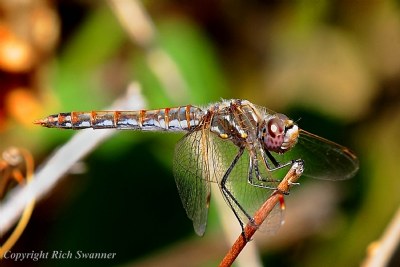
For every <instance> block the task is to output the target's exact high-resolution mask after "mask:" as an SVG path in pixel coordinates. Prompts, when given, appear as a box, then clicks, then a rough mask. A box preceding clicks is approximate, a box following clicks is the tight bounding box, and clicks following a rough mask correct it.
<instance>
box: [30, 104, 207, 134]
mask: <svg viewBox="0 0 400 267" xmlns="http://www.w3.org/2000/svg"><path fill="white" fill-rule="evenodd" d="M202 116H203V111H202V110H201V109H200V108H197V107H193V106H190V105H188V106H181V107H176V108H164V109H155V110H137V111H91V112H77V111H73V112H68V113H59V114H55V115H50V116H49V117H46V118H44V119H42V120H39V121H37V122H36V123H37V124H41V125H42V126H45V127H49V128H63V129H75V130H79V129H85V128H93V129H109V128H114V129H121V130H124V129H126V130H143V131H146V130H148V131H188V130H190V129H191V128H193V127H195V126H197V125H198V124H199V121H200V119H201V117H202Z"/></svg>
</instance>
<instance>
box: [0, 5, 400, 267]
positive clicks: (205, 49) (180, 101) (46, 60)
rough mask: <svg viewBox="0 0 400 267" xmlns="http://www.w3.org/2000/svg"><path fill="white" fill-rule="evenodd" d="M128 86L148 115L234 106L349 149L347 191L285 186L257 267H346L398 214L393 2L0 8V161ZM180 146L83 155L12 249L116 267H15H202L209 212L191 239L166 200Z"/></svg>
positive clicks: (58, 140) (398, 31) (113, 145)
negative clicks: (278, 116) (227, 102)
mask: <svg viewBox="0 0 400 267" xmlns="http://www.w3.org/2000/svg"><path fill="white" fill-rule="evenodd" d="M131 81H137V82H139V83H140V85H141V87H142V94H143V96H144V98H145V99H146V102H147V107H148V108H160V107H168V106H177V105H185V104H193V105H200V106H202V105H206V104H208V103H210V102H216V101H219V100H220V99H221V98H225V99H229V98H242V99H247V100H249V101H251V102H253V103H255V104H258V105H261V106H265V107H268V108H270V109H273V110H276V111H279V112H282V113H285V114H287V115H288V116H290V117H291V118H293V119H294V120H296V121H297V120H299V121H298V123H299V125H300V127H301V128H303V129H305V130H307V131H310V132H313V133H315V134H318V135H320V136H323V137H325V138H328V139H330V140H333V141H335V142H338V143H340V144H343V145H345V146H347V147H349V148H351V149H352V150H353V151H355V152H356V154H357V155H358V157H359V160H360V171H359V172H358V174H357V175H356V177H354V178H353V179H351V180H347V181H341V182H328V181H320V180H311V179H306V178H301V179H300V183H301V185H300V186H297V187H295V188H294V189H293V190H292V192H291V194H290V195H289V196H287V197H286V202H287V211H286V224H285V225H284V226H283V227H282V228H281V229H280V230H279V231H278V233H277V234H276V235H275V236H273V237H270V236H265V235H262V234H260V235H259V236H257V237H256V241H255V242H256V243H257V244H258V248H259V251H260V256H261V260H262V264H263V265H264V266H322V265H323V266H359V265H360V264H361V263H362V262H363V261H364V260H365V259H366V257H367V254H368V253H369V251H371V247H372V246H371V244H372V242H374V241H376V240H378V239H379V238H380V237H381V235H382V234H383V232H384V230H385V228H386V227H387V226H388V224H389V222H390V220H391V219H392V218H393V216H394V213H395V212H396V210H397V209H398V207H399V203H400V194H399V189H400V175H399V173H398V160H399V159H400V149H399V148H400V139H399V134H400V89H399V88H400V2H399V1H351V2H350V1H334V2H331V1H324V0H321V1H309V0H299V1H293V2H292V3H289V2H288V1H243V2H237V1H190V2H189V1H165V0H164V1H151V0H148V1H143V2H137V1H128V0H127V1H117V0H116V1H108V2H107V1H87V0H86V1H85V0H80V1H79V0H73V1H45V0H35V1H33V0H25V1H6V0H3V1H0V140H1V142H0V150H1V151H3V150H4V149H6V148H7V147H9V146H18V147H23V148H26V149H28V150H30V151H31V153H32V154H33V156H34V158H35V161H36V165H40V164H45V162H44V161H45V160H46V159H47V158H48V157H49V156H50V155H51V153H53V152H54V151H55V149H57V147H60V146H62V145H63V144H64V143H66V142H67V141H68V140H69V139H70V138H71V136H72V135H74V134H75V133H74V132H73V131H62V130H56V129H45V128H41V127H38V126H35V125H33V123H32V122H33V121H34V120H35V119H38V118H42V117H44V116H47V115H49V114H54V113H58V112H66V111H73V110H83V111H88V110H100V109H102V108H105V107H107V106H109V105H110V104H111V103H112V102H113V101H114V100H115V99H117V98H119V97H120V96H123V95H124V94H125V91H126V88H127V86H128V84H129V83H130V82H131ZM180 137H181V136H180V135H174V134H157V133H156V134H153V133H140V132H131V131H127V132H119V133H118V134H117V135H115V136H113V138H112V139H109V140H107V141H106V142H105V143H103V144H101V145H100V146H98V147H97V149H96V150H95V151H94V152H93V153H91V154H90V155H89V156H88V157H87V158H86V159H85V160H84V161H83V162H82V163H81V164H80V168H79V169H80V171H77V172H75V173H71V174H69V175H67V176H66V177H64V178H63V179H62V181H61V182H60V183H59V184H58V185H57V186H56V188H55V189H54V190H53V191H52V192H51V193H49V194H48V195H46V197H45V198H44V199H42V200H40V201H39V202H38V203H37V206H36V207H35V210H34V211H33V215H32V218H31V221H30V222H29V224H28V226H27V228H26V230H25V232H24V233H23V235H22V237H21V238H20V240H19V241H18V242H17V243H16V245H15V246H14V248H13V249H12V251H15V252H31V251H35V252H39V251H54V250H60V251H64V252H65V251H72V252H75V251H78V250H82V251H84V252H114V253H116V255H117V256H116V257H115V258H114V259H113V260H97V261H94V260H91V261H85V260H77V261H74V260H39V261H36V262H34V261H29V265H30V266H67V265H68V266H69V265H70V264H72V263H73V264H74V265H76V266H79V265H82V266H83V265H85V266H87V265H96V266H160V265H162V266H215V265H217V264H218V263H219V261H220V260H221V259H222V257H223V256H224V255H225V253H226V251H227V249H228V248H229V245H230V244H229V243H228V242H226V241H225V239H224V237H223V234H222V230H221V225H220V218H219V216H218V215H219V212H217V211H216V209H215V206H216V205H215V204H214V202H213V201H212V202H211V210H210V215H209V224H208V228H207V231H206V234H205V236H204V237H203V238H199V237H197V236H196V235H195V233H194V231H193V229H192V224H191V221H190V220H189V219H188V218H187V217H186V214H185V211H184V209H183V207H182V205H181V203H180V199H179V195H178V192H177V190H176V186H175V182H174V178H173V175H172V156H173V152H174V146H175V144H176V142H177V141H178V140H179V138H180ZM234 223H237V222H234ZM398 262H399V256H397V262H396V259H394V260H393V261H392V263H391V264H392V266H395V265H396V263H397V264H398ZM26 263H27V262H22V263H18V262H13V261H11V260H6V261H3V262H1V265H2V266H17V265H21V264H26Z"/></svg>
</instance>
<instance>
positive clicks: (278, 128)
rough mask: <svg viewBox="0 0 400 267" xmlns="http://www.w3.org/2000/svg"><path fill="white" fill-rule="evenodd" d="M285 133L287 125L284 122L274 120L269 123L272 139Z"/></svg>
mask: <svg viewBox="0 0 400 267" xmlns="http://www.w3.org/2000/svg"><path fill="white" fill-rule="evenodd" d="M284 131H285V125H284V123H283V121H282V120H280V119H278V118H273V119H270V120H269V121H268V134H269V135H270V136H271V137H272V138H275V137H276V136H279V135H282V134H283V133H284Z"/></svg>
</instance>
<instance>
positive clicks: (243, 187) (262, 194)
mask: <svg viewBox="0 0 400 267" xmlns="http://www.w3.org/2000/svg"><path fill="white" fill-rule="evenodd" d="M210 140H211V142H212V143H213V147H214V148H215V149H214V153H213V156H214V157H215V158H216V155H218V154H219V155H222V156H223V159H222V160H219V161H218V160H217V161H213V162H219V165H218V166H214V167H215V169H217V170H218V173H216V177H217V180H218V185H219V186H220V189H221V185H220V182H221V179H222V177H223V175H224V173H225V172H226V170H227V169H228V167H229V166H230V164H231V163H232V161H233V159H234V158H235V156H236V155H237V153H238V151H239V148H238V147H237V146H235V145H234V144H232V142H229V141H227V140H223V139H221V138H218V137H217V136H215V135H213V134H211V135H210ZM219 157H221V156H219ZM258 157H259V158H258V162H259V170H260V174H261V176H262V177H263V178H264V179H267V180H269V181H270V182H263V184H264V185H266V186H269V187H271V189H267V188H260V187H256V186H254V185H252V184H250V183H249V182H248V179H249V175H251V176H252V179H253V180H254V181H258V180H257V178H256V177H255V174H254V172H252V173H249V168H250V158H249V152H248V151H247V150H245V152H244V153H243V155H242V157H241V158H240V159H239V161H238V162H237V163H236V165H235V166H234V168H233V169H232V172H231V173H230V175H229V177H228V179H227V182H226V187H227V189H228V190H229V191H230V192H231V194H232V195H233V197H234V198H235V199H236V201H237V203H238V204H239V205H241V207H242V208H243V209H244V210H245V211H246V213H247V214H248V215H250V217H253V216H254V214H255V212H256V211H257V210H258V209H259V208H260V207H261V205H262V204H263V203H264V202H265V201H266V200H267V199H268V197H269V196H270V195H271V193H272V191H273V189H272V188H276V186H277V185H278V183H277V182H275V181H272V180H277V179H282V178H283V177H284V175H285V174H283V175H281V173H279V174H278V172H270V171H268V170H267V168H266V166H265V165H264V163H263V160H262V158H261V156H260V155H258ZM287 170H288V169H287ZM287 170H286V172H287ZM282 173H283V172H282ZM259 183H261V182H259ZM222 195H223V196H224V198H225V201H226V202H227V203H228V205H231V207H232V208H233V209H234V210H235V212H236V214H237V215H238V216H239V219H240V221H241V222H242V223H243V224H244V225H245V224H247V223H248V218H247V216H246V215H245V214H244V212H243V211H242V210H241V209H240V207H239V206H238V205H237V204H236V203H235V202H234V201H232V200H230V199H228V198H227V197H226V196H225V195H224V194H222ZM282 222H283V216H282V213H281V209H280V206H279V205H278V207H277V208H276V209H274V212H272V213H271V214H270V216H268V218H267V220H266V221H265V222H264V223H263V229H264V230H263V231H266V232H268V233H274V232H276V231H277V230H278V229H279V227H280V225H281V224H282ZM264 226H265V227H264Z"/></svg>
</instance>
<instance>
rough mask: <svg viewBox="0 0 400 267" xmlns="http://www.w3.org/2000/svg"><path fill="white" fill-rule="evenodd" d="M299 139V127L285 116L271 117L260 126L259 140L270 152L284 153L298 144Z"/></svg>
mask: <svg viewBox="0 0 400 267" xmlns="http://www.w3.org/2000/svg"><path fill="white" fill-rule="evenodd" d="M298 137H299V128H298V126H297V125H296V124H294V122H293V121H292V120H291V119H289V118H288V117H287V116H286V115H284V114H280V113H277V114H274V115H273V116H269V117H267V118H266V119H265V120H264V121H263V122H262V123H261V125H260V129H259V138H260V140H261V143H262V144H263V146H264V149H266V150H268V151H273V152H277V153H284V152H286V151H288V150H290V149H291V148H292V147H293V146H294V145H295V144H296V143H297V139H298Z"/></svg>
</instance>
